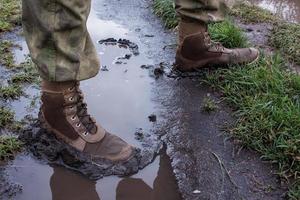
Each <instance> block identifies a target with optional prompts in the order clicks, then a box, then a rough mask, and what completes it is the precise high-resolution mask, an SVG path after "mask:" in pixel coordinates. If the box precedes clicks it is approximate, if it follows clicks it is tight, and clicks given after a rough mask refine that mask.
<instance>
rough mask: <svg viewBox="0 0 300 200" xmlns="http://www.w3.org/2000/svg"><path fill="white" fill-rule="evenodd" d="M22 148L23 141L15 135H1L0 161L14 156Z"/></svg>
mask: <svg viewBox="0 0 300 200" xmlns="http://www.w3.org/2000/svg"><path fill="white" fill-rule="evenodd" d="M21 149H22V142H21V141H20V140H18V139H17V138H15V137H8V136H0V161H5V160H8V159H12V158H14V156H15V155H16V153H17V152H19V151H20V150H21Z"/></svg>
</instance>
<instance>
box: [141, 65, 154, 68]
mask: <svg viewBox="0 0 300 200" xmlns="http://www.w3.org/2000/svg"><path fill="white" fill-rule="evenodd" d="M141 68H142V69H150V68H154V66H153V65H142V66H141Z"/></svg>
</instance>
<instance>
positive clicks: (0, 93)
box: [0, 84, 23, 99]
mask: <svg viewBox="0 0 300 200" xmlns="http://www.w3.org/2000/svg"><path fill="white" fill-rule="evenodd" d="M22 94H23V91H22V87H21V86H20V85H17V84H10V85H8V86H4V87H0V97H2V98H4V99H16V98H18V97H20V96H21V95H22Z"/></svg>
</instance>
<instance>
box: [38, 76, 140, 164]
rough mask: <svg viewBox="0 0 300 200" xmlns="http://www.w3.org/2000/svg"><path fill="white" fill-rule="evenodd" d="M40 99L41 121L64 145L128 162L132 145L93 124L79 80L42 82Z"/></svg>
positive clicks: (95, 155) (101, 156) (113, 159)
mask: <svg viewBox="0 0 300 200" xmlns="http://www.w3.org/2000/svg"><path fill="white" fill-rule="evenodd" d="M42 102H43V105H42V108H41V112H40V118H41V121H42V124H43V125H44V126H45V127H46V129H48V130H49V131H51V132H53V133H55V135H56V136H57V137H58V138H60V139H62V140H63V141H64V142H66V143H67V144H69V145H71V146H73V147H75V148H76V149H78V150H79V151H83V152H85V153H87V154H88V155H90V156H91V157H92V158H93V159H97V158H104V159H108V160H111V161H127V160H129V159H130V158H131V156H132V154H133V149H134V148H133V147H132V146H130V145H128V144H127V143H126V142H124V141H123V140H122V139H121V138H119V137H117V136H115V135H112V134H110V133H108V132H106V131H105V130H104V129H103V128H102V127H101V126H99V125H96V122H95V120H94V119H93V118H92V117H90V115H89V114H88V113H87V105H86V104H85V103H84V102H83V94H82V92H81V90H80V89H79V82H48V81H43V83H42Z"/></svg>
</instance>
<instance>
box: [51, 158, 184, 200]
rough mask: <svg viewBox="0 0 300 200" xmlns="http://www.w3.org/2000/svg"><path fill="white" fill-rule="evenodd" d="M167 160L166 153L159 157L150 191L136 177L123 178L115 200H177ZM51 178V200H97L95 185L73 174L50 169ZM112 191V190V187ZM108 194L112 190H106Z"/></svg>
mask: <svg viewBox="0 0 300 200" xmlns="http://www.w3.org/2000/svg"><path fill="white" fill-rule="evenodd" d="M170 164H171V163H170V159H169V157H168V156H167V155H166V154H162V155H161V156H160V164H159V170H158V173H157V177H156V178H155V181H154V183H153V188H152V187H151V186H149V185H148V184H147V183H145V182H144V181H143V179H140V178H131V177H128V178H124V179H122V180H121V181H119V183H118V186H117V188H116V198H115V199H116V200H141V199H143V200H180V199H181V196H180V194H179V192H177V191H178V188H177V185H176V181H175V178H174V175H173V173H172V170H170V169H171V165H170ZM52 167H53V175H52V177H51V179H50V187H51V192H52V199H53V200H66V199H72V200H87V199H88V200H100V199H101V194H98V193H97V191H96V182H95V181H91V180H88V179H86V178H84V177H83V176H81V175H79V174H76V173H73V172H71V171H69V170H67V169H65V168H62V167H58V166H52ZM112 189H114V188H112ZM106 192H112V191H106Z"/></svg>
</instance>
